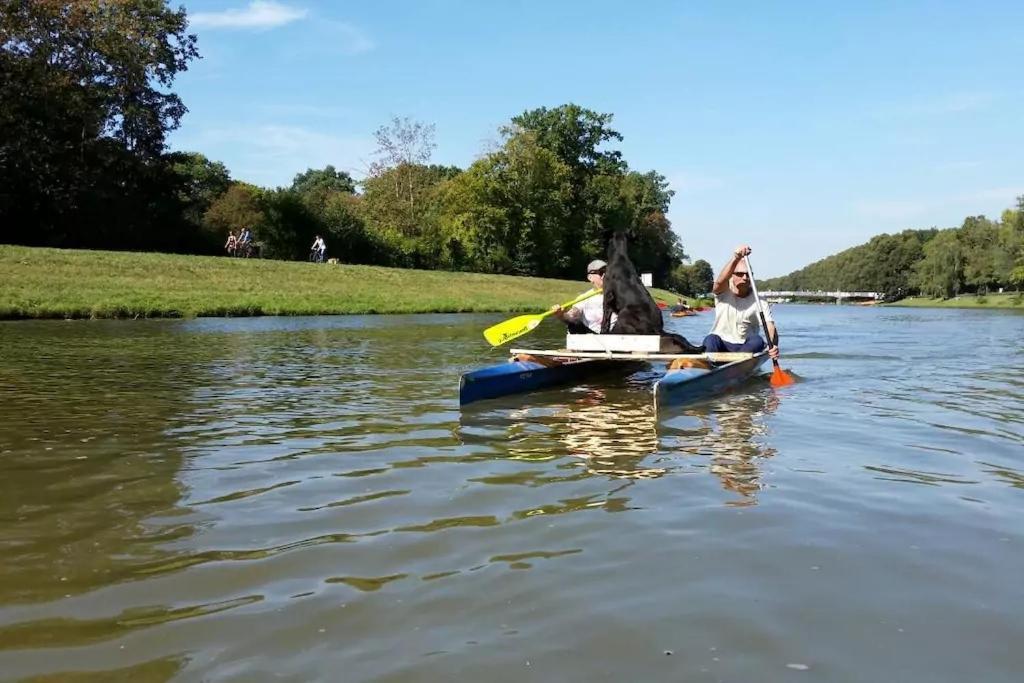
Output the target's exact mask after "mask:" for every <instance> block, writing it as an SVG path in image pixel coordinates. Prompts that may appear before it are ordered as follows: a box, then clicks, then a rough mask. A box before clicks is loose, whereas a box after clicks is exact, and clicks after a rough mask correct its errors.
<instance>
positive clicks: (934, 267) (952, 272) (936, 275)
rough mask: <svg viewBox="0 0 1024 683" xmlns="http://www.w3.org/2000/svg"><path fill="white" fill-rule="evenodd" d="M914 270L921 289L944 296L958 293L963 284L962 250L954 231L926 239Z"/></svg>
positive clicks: (915, 279)
mask: <svg viewBox="0 0 1024 683" xmlns="http://www.w3.org/2000/svg"><path fill="white" fill-rule="evenodd" d="M914 271H915V277H914V283H915V284H916V285H917V286H918V287H920V289H921V291H922V292H924V293H926V294H930V295H932V296H941V297H945V298H947V299H948V298H950V297H954V296H956V295H957V294H959V293H960V290H961V289H963V285H964V250H963V247H962V246H961V244H960V242H959V240H958V239H957V234H956V230H955V229H950V230H943V231H941V232H939V234H937V235H936V236H935V238H934V239H932V240H931V241H929V242H928V244H926V245H925V246H924V258H923V259H922V260H921V261H919V262H918V263H917V264H916V266H915V268H914Z"/></svg>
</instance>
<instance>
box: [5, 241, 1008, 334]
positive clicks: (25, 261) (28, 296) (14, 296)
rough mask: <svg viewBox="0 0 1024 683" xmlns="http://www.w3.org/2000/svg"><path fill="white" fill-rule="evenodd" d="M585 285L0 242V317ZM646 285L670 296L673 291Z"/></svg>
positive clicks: (409, 298)
mask: <svg viewBox="0 0 1024 683" xmlns="http://www.w3.org/2000/svg"><path fill="white" fill-rule="evenodd" d="M586 287H587V284H586V283H585V282H583V280H582V278H581V279H580V280H579V281H574V280H556V279H550V278H536V277H517V276H512V275H489V274H485V273H465V272H447V271H437V270H412V269H401V268H387V267H382V266H364V265H349V264H340V265H336V264H312V263H306V262H300V261H274V260H269V259H238V258H227V257H223V256H192V255H182V254H162V253H149V252H146V253H141V252H119V251H91V250H84V249H74V250H73V249H50V248H45V247H21V246H10V245H0V320H24V319H102V318H122V319H124V318H191V317H240V316H262V315H288V316H291V315H363V314H400V313H524V312H527V313H539V312H542V311H544V310H545V309H546V308H547V307H548V306H550V305H551V304H553V303H556V302H563V301H567V300H569V299H572V298H573V297H575V296H577V295H578V294H579V293H580V292H582V291H584V290H585V289H586ZM651 291H652V293H653V294H654V296H655V298H657V299H659V300H661V301H665V302H666V303H668V304H670V305H671V304H674V303H675V302H676V300H677V298H678V297H677V295H676V294H674V293H672V292H670V291H668V290H664V289H658V288H653V289H652V290H651ZM686 301H687V302H688V303H689V304H690V305H691V306H699V305H702V304H707V303H708V302H706V301H702V300H700V299H694V298H691V297H686ZM883 305H885V306H916V307H944V308H1009V309H1024V297H1021V296H1019V295H1018V294H1017V293H1015V292H1009V293H1004V294H989V295H987V296H983V297H978V296H974V295H965V296H961V297H959V298H957V299H946V300H943V299H931V298H927V297H913V298H908V299H903V300H900V301H897V302H893V303H888V304H883Z"/></svg>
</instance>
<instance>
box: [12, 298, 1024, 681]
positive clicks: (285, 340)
mask: <svg viewBox="0 0 1024 683" xmlns="http://www.w3.org/2000/svg"><path fill="white" fill-rule="evenodd" d="M948 315H950V314H949V313H947V312H929V311H914V312H904V313H901V314H900V316H898V317H897V318H894V317H893V316H892V314H890V313H888V312H886V311H877V310H862V309H860V308H858V309H857V310H853V309H852V308H850V309H845V308H844V307H789V308H785V307H783V308H782V309H781V310H777V317H780V319H782V320H784V322H785V329H786V338H787V344H788V345H789V347H790V348H791V349H792V351H793V352H792V353H790V354H789V356H787V358H788V360H787V369H788V370H792V371H793V372H798V373H799V374H800V375H801V376H802V377H803V378H804V379H805V381H803V382H801V383H800V384H798V385H796V386H794V387H790V388H788V389H787V390H786V391H783V392H775V391H774V390H773V389H772V388H771V387H770V386H768V384H767V382H765V381H763V380H755V381H752V382H750V383H749V384H747V385H745V386H743V387H741V388H739V389H737V390H736V391H733V392H731V393H729V394H726V395H724V396H721V397H719V398H716V399H714V400H710V401H706V402H703V403H699V404H695V405H691V406H686V407H683V408H679V409H675V410H673V411H672V412H665V413H662V414H661V415H656V414H655V413H654V410H653V402H652V400H651V393H650V385H651V381H652V380H653V378H654V377H655V376H656V375H657V372H656V370H651V369H649V368H648V369H644V370H641V371H639V372H634V373H632V374H628V375H626V376H619V375H614V374H613V375H611V376H608V377H602V378H600V379H599V380H595V381H594V382H592V383H590V384H588V385H584V386H578V387H566V388H559V389H552V390H548V391H542V392H537V393H536V394H532V395H529V396H518V397H510V398H508V399H501V400H496V401H485V402H481V403H480V404H478V405H476V406H474V407H472V409H471V410H460V409H459V407H458V398H457V384H458V382H457V378H458V375H459V373H460V372H464V371H466V370H468V369H471V368H475V367H478V366H480V365H483V364H485V363H488V362H496V361H498V360H501V359H502V356H501V352H500V351H494V350H492V349H490V348H489V347H487V346H486V344H485V343H484V342H483V341H482V340H481V339H480V330H481V329H483V328H484V327H486V326H487V325H488V324H491V323H493V322H495V320H496V317H497V316H389V317H377V318H374V317H365V318H359V317H351V318H299V319H255V320H192V321H164V322H159V321H147V322H145V323H142V322H140V323H131V322H99V323H85V322H83V323H69V324H65V323H19V324H17V325H0V553H2V557H3V562H0V679H3V680H8V679H10V680H22V679H24V680H33V679H35V680H82V681H93V680H95V681H100V680H104V681H105V680H132V681H164V680H185V681H192V680H274V679H284V680H303V681H305V680H338V679H339V675H341V674H339V672H344V675H343V677H344V679H345V680H469V679H475V678H482V677H487V678H488V679H497V680H522V679H524V678H525V679H536V680H591V679H593V680H598V679H611V680H705V679H706V680H715V679H721V680H789V678H790V675H791V674H792V673H793V672H794V671H795V670H796V669H795V668H794V667H792V666H789V665H791V664H795V665H798V666H800V667H807V669H808V670H809V671H808V675H810V676H811V677H812V678H815V679H816V680H818V679H820V680H889V679H891V678H892V676H891V674H892V672H893V671H899V672H900V675H901V680H941V679H942V678H943V676H945V677H946V678H945V680H974V679H978V678H980V679H984V680H1015V676H1016V673H1017V672H1019V671H1020V670H1021V669H1022V668H1024V659H1022V655H1021V654H1019V649H1017V648H1012V647H1008V646H1007V644H1008V643H1014V642H1017V641H1019V640H1020V639H1022V638H1024V629H1022V627H1021V624H1020V620H1019V615H1020V613H1021V612H1022V611H1024V599H1022V598H1020V597H1019V591H1015V590H1013V589H1012V587H1013V586H1015V585H1016V582H1017V580H1018V577H1017V574H1019V569H1018V568H1019V566H1020V565H1021V558H1022V557H1024V533H1022V531H1021V528H1020V525H1019V519H1020V516H1021V514H1022V513H1024V496H1022V492H1024V460H1022V456H1021V454H1022V453H1024V448H1021V447H1022V446H1024V430H1022V429H1021V427H1022V425H1024V418H1022V415H1024V391H1022V388H1024V362H1022V359H1024V345H1022V344H1020V342H1019V341H1017V340H1019V339H1021V338H1022V336H1021V334H1020V331H1021V329H1024V327H1022V323H1024V317H1014V316H1008V315H999V314H992V313H985V314H984V315H981V314H968V313H965V314H963V315H967V316H969V317H970V325H966V326H962V328H961V329H962V331H963V335H964V338H963V339H962V340H961V341H962V344H963V348H964V349H970V353H963V354H960V355H959V356H956V357H952V356H951V355H950V354H951V353H953V352H952V351H950V349H948V348H947V347H945V346H939V345H938V343H939V342H938V341H934V340H941V339H944V337H943V336H942V335H941V334H940V332H941V331H942V330H946V329H948V328H949V327H950V325H951V322H952V321H951V320H949V319H948V318H947V317H946V316H948ZM701 324H704V325H706V324H707V321H704V322H703V323H701V321H700V320H699V319H698V320H694V319H692V318H686V319H682V321H681V322H679V323H677V325H678V327H677V329H678V331H680V332H681V333H683V334H685V335H687V336H691V337H697V336H699V334H700V332H701V330H697V329H696V327H693V326H698V325H701ZM688 326H690V327H688ZM556 328H557V326H550V327H542V328H541V329H540V330H538V332H537V333H536V338H535V340H534V341H535V342H536V344H537V346H553V345H554V344H557V343H559V341H560V339H559V335H560V332H561V330H559V329H556ZM691 328H692V329H691ZM932 333H934V334H932ZM929 340H932V341H929ZM929 344H931V345H930V346H929ZM879 529H884V533H879ZM638 578H640V579H642V581H643V583H642V584H638V583H637V579H638ZM865 586H868V587H870V588H867V589H866V588H865ZM453 615H454V616H453ZM993 634H995V635H993ZM894 639H898V640H899V647H892V643H893V640H894ZM666 651H672V652H673V653H674V654H675V656H672V657H666V656H665V655H664V653H665V652H666ZM865 651H868V652H872V653H873V654H874V656H873V657H871V658H864V657H862V656H860V653H863V652H865ZM800 675H802V674H800Z"/></svg>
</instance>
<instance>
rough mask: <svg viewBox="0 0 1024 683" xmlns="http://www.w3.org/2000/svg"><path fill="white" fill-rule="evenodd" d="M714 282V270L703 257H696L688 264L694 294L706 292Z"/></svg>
mask: <svg viewBox="0 0 1024 683" xmlns="http://www.w3.org/2000/svg"><path fill="white" fill-rule="evenodd" d="M714 284H715V272H714V271H713V270H712V269H711V264H710V263H708V262H707V261H705V260H704V259H697V260H696V261H694V262H693V265H692V266H690V286H691V288H692V289H693V293H694V294H695V295H698V296H699V295H701V294H707V293H709V292H710V291H711V287H712V286H713V285H714Z"/></svg>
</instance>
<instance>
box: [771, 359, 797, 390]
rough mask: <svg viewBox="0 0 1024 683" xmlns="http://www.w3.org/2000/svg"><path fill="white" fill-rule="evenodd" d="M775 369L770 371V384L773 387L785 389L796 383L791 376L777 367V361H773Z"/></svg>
mask: <svg viewBox="0 0 1024 683" xmlns="http://www.w3.org/2000/svg"><path fill="white" fill-rule="evenodd" d="M773 364H774V365H775V369H774V370H772V379H771V383H772V386H773V387H786V386H789V385H790V384H794V383H795V382H796V380H795V379H793V376H792V375H790V374H789V373H788V372H786V371H785V370H783V369H782V368H780V367H779V362H778V361H773Z"/></svg>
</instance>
